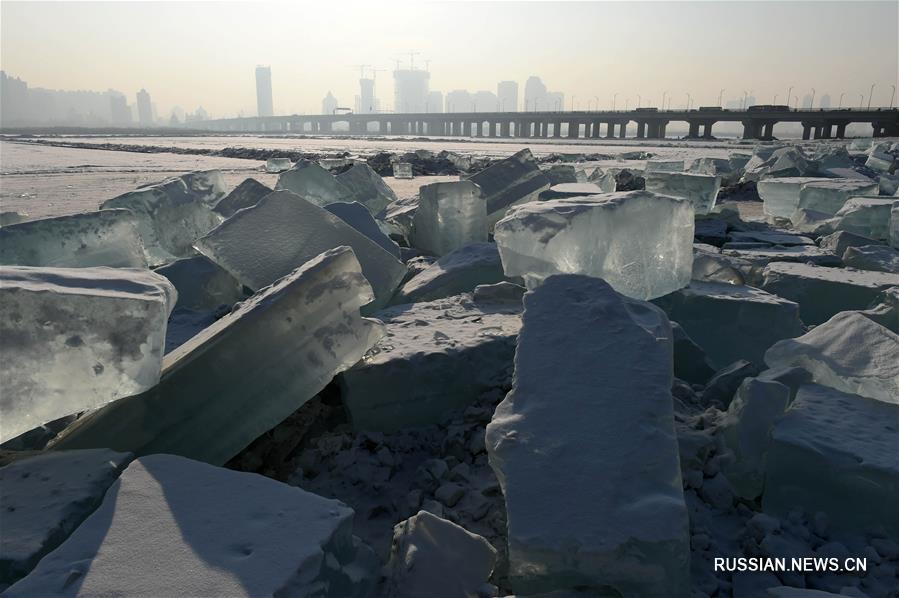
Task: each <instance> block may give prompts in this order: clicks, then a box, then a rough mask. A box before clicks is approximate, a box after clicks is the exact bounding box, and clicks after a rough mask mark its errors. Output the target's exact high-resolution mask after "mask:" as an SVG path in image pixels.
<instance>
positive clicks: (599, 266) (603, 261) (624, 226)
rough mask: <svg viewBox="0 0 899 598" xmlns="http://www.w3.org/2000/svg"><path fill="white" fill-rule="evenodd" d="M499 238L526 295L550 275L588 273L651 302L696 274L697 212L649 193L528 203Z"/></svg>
mask: <svg viewBox="0 0 899 598" xmlns="http://www.w3.org/2000/svg"><path fill="white" fill-rule="evenodd" d="M494 235H495V238H496V244H497V246H498V247H499V253H500V256H501V257H502V260H503V268H504V270H505V273H506V275H507V276H521V277H524V280H525V282H526V283H527V285H528V287H529V288H533V287H535V286H537V285H538V284H540V282H541V281H542V280H543V279H545V278H546V277H548V276H551V275H553V274H564V273H574V274H587V275H589V276H596V277H600V278H603V279H605V280H606V281H608V282H609V284H611V285H612V287H613V288H615V290H617V291H618V292H620V293H624V294H625V295H627V296H629V297H634V298H638V299H652V298H654V297H660V296H662V295H665V294H667V293H670V292H672V291H674V290H677V289H679V288H681V287H683V286H686V285H687V283H688V282H689V281H690V276H691V270H692V267H693V206H692V205H691V204H690V203H689V202H687V201H683V200H680V199H676V198H673V197H665V196H661V195H656V194H654V193H650V192H648V191H626V192H622V193H610V194H608V195H601V196H593V197H586V198H572V199H556V200H552V201H543V202H534V203H530V204H525V205H523V206H519V207H517V208H514V209H513V210H510V211H509V213H508V215H507V216H506V217H505V218H504V219H503V220H501V221H500V222H498V223H497V225H496V229H495V233H494Z"/></svg>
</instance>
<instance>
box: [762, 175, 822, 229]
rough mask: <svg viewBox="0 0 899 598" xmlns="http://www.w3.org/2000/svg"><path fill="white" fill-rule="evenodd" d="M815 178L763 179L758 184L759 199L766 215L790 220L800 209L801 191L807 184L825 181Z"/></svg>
mask: <svg viewBox="0 0 899 598" xmlns="http://www.w3.org/2000/svg"><path fill="white" fill-rule="evenodd" d="M824 180H827V179H824V178H815V177H798V176H796V177H793V176H789V177H772V178H767V179H762V180H760V181H759V182H758V183H757V184H756V189H757V190H758V193H759V197H761V198H762V201H763V202H764V204H763V208H762V209H763V210H764V212H765V214H766V215H768V216H772V217H774V218H783V219H785V220H789V219H790V217H791V216H792V215H793V212H795V211H796V208H798V207H799V189H800V188H801V187H802V185H803V184H805V183H813V182H816V181H824Z"/></svg>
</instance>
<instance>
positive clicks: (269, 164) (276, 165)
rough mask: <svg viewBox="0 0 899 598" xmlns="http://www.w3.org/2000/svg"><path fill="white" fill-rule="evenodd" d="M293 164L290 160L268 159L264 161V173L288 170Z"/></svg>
mask: <svg viewBox="0 0 899 598" xmlns="http://www.w3.org/2000/svg"><path fill="white" fill-rule="evenodd" d="M292 166H293V162H291V161H290V158H269V159H268V160H266V161H265V172H271V173H279V172H284V171H285V170H290V168H291V167H292Z"/></svg>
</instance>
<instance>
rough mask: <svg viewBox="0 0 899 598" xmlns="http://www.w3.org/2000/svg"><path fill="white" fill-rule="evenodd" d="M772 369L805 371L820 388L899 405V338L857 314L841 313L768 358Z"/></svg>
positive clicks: (773, 349) (775, 349)
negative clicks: (830, 388)
mask: <svg viewBox="0 0 899 598" xmlns="http://www.w3.org/2000/svg"><path fill="white" fill-rule="evenodd" d="M765 363H766V364H768V367H771V368H774V367H786V366H800V367H803V368H805V369H806V370H808V371H809V372H811V373H812V376H813V378H812V379H813V380H814V381H815V382H817V383H818V384H823V385H825V386H830V387H832V388H836V389H837V390H841V391H844V392H849V393H853V394H857V395H861V396H864V397H869V398H872V399H878V400H880V401H885V402H887V403H896V404H899V335H896V334H895V333H894V332H892V331H891V330H889V329H887V328H885V327H883V326H881V325H880V324H877V323H875V322H873V321H872V320H870V319H869V318H867V317H865V316H863V315H861V314H860V313H857V312H852V311H846V312H842V313H838V314H837V315H835V316H834V317H832V318H831V319H830V320H828V321H827V322H825V323H824V324H821V325H820V326H816V327H815V328H813V329H812V330H811V331H809V332H808V333H806V334H804V335H803V336H800V337H799V338H794V339H788V340H783V341H780V342H779V343H777V344H775V345H774V346H773V347H771V348H770V349H768V351H767V352H766V353H765Z"/></svg>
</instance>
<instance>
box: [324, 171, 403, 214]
mask: <svg viewBox="0 0 899 598" xmlns="http://www.w3.org/2000/svg"><path fill="white" fill-rule="evenodd" d="M337 180H338V181H339V182H340V183H342V184H343V186H344V187H346V188H347V189H349V190H350V192H351V193H352V201H358V202H359V203H361V204H362V205H364V206H365V207H366V208H367V209H368V211H369V212H371V213H372V214H377V213H379V212H380V211H381V210H383V209H384V208H386V207H387V204H389V203H390V202H392V201H396V193H394V192H393V189H391V188H390V187H388V186H387V183H385V182H384V179H382V178H381V177H380V176H379V175H378V173H377V172H375V171H374V170H372V169H371V167H370V166H369V165H368V164H364V163H362V162H356V163H355V164H353V165H352V166H351V167H350V168H349V169H347V170H345V171H344V172H341V173H340V174H338V175H337Z"/></svg>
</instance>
